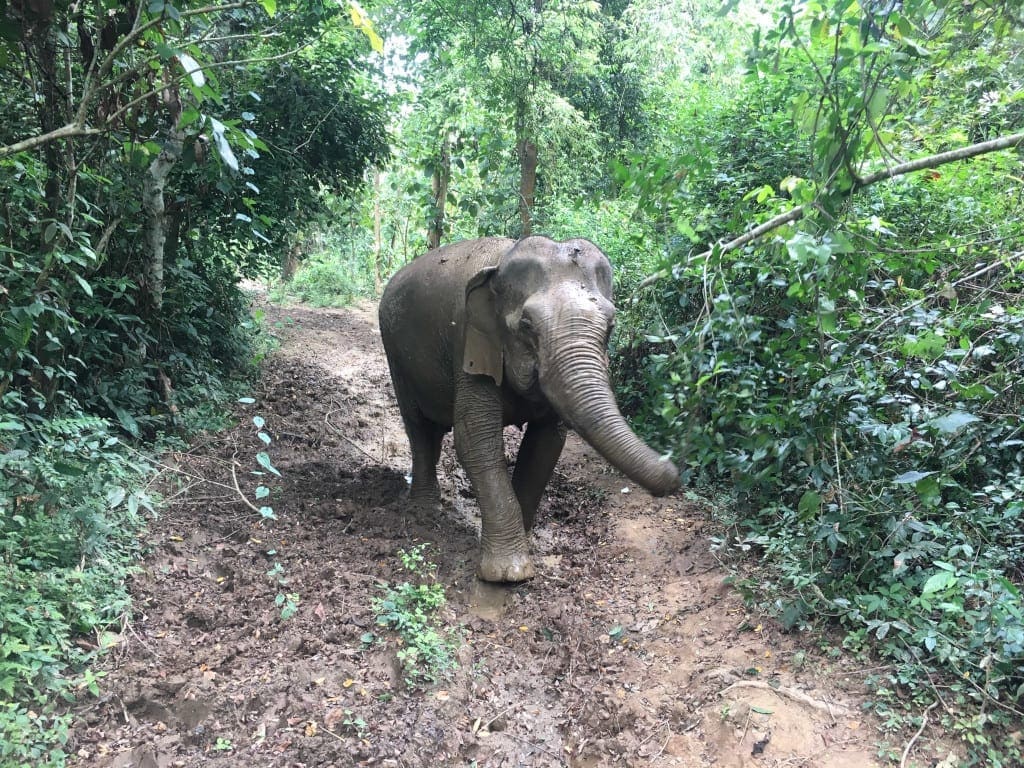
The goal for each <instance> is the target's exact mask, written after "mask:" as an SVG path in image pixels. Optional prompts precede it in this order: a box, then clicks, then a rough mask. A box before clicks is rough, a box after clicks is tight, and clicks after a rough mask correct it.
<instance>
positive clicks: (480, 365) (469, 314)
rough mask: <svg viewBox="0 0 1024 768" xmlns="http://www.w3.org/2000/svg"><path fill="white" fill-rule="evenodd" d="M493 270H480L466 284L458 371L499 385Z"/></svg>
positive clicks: (499, 355)
mask: <svg viewBox="0 0 1024 768" xmlns="http://www.w3.org/2000/svg"><path fill="white" fill-rule="evenodd" d="M497 271H498V268H497V267H487V268H485V269H481V270H480V271H479V272H477V273H476V274H475V275H473V277H472V278H470V281H469V282H468V283H467V284H466V344H465V346H464V347H463V349H462V370H463V371H465V372H466V373H473V374H483V375H485V376H490V377H491V378H492V379H494V383H495V384H501V380H502V371H503V369H504V365H503V360H502V353H501V334H500V333H499V332H498V315H497V311H496V309H495V306H494V292H493V291H492V290H491V278H492V277H494V273H495V272H497Z"/></svg>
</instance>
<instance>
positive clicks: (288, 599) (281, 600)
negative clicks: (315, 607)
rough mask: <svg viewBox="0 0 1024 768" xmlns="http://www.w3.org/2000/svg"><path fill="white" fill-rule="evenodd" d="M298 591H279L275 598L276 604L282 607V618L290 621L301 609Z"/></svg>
mask: <svg viewBox="0 0 1024 768" xmlns="http://www.w3.org/2000/svg"><path fill="white" fill-rule="evenodd" d="M299 600H300V597H299V594H298V592H288V593H279V594H278V595H277V597H275V598H274V605H276V606H277V607H278V608H280V609H281V620H282V621H288V619H290V618H291V617H292V616H294V615H295V614H296V613H298V611H299Z"/></svg>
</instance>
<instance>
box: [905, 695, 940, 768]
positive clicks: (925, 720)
mask: <svg viewBox="0 0 1024 768" xmlns="http://www.w3.org/2000/svg"><path fill="white" fill-rule="evenodd" d="M938 703H939V702H938V701H933V702H932V703H931V704H929V705H928V706H927V707H925V709H924V712H923V713H922V714H921V727H920V728H918V729H917V733H915V734H914V735H913V736H911V737H910V741H908V742H907V746H905V747H904V748H903V757H901V758H900V768H906V766H907V758H908V757H910V750H911V749H912V748H913V746H914V742H916V741H917V740H918V739H919V738H921V734H922V733H924V729H925V727H927V725H928V713H929V712H931V711H932V710H933V709H935V707H936V706H938Z"/></svg>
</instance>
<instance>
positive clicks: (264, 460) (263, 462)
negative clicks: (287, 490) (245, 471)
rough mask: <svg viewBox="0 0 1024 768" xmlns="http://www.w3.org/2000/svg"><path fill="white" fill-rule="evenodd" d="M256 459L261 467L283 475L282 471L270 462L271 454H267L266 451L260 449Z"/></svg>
mask: <svg viewBox="0 0 1024 768" xmlns="http://www.w3.org/2000/svg"><path fill="white" fill-rule="evenodd" d="M256 461H257V462H258V463H259V465H260V466H261V467H263V468H264V469H265V470H267V471H268V472H273V473H274V474H275V475H277V476H278V477H280V476H281V473H280V472H278V471H277V469H276V468H275V467H274V465H273V464H271V463H270V456H269V455H267V453H266V452H264V451H260V452H259V453H257V454H256Z"/></svg>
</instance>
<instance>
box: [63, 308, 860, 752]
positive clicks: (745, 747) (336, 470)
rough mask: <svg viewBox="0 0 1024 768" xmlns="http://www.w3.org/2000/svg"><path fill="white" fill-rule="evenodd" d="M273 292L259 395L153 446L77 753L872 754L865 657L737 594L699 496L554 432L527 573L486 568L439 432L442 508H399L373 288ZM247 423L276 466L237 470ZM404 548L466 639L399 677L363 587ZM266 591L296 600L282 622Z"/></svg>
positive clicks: (392, 410)
mask: <svg viewBox="0 0 1024 768" xmlns="http://www.w3.org/2000/svg"><path fill="white" fill-rule="evenodd" d="M266 311H267V315H268V322H269V324H270V326H271V327H272V328H273V329H274V332H275V333H276V334H277V335H278V336H279V337H280V338H281V341H282V346H281V349H280V350H279V351H278V352H276V353H275V354H274V355H273V356H272V357H271V359H270V360H269V361H268V362H267V364H266V366H265V372H264V375H263V378H262V382H261V384H260V385H259V387H258V391H257V392H256V393H254V396H255V397H256V400H257V402H256V403H255V404H253V405H248V406H241V405H240V406H239V413H238V415H239V426H238V427H237V428H236V429H234V430H231V431H230V432H228V433H226V434H223V435H217V436H213V437H210V438H207V439H206V440H205V441H200V442H199V443H198V444H197V445H195V446H194V447H193V448H192V449H191V451H190V452H189V453H187V454H184V453H183V454H178V455H174V456H171V457H169V458H168V463H169V464H172V465H173V467H174V469H175V471H174V472H171V471H168V472H166V473H165V474H164V477H165V478H166V479H167V486H166V488H165V490H164V492H165V495H166V496H167V497H168V498H169V500H170V506H169V509H168V510H167V512H165V513H164V514H163V516H162V517H161V518H160V519H158V520H156V521H155V522H154V524H153V526H152V529H151V533H150V543H151V546H152V549H151V551H150V554H149V556H148V557H147V559H146V561H145V563H144V564H143V567H142V570H141V571H140V573H139V574H138V575H137V576H136V577H135V579H134V583H133V592H134V595H135V599H136V611H135V615H134V618H133V621H132V622H131V624H130V625H126V627H125V629H124V631H123V633H122V634H121V636H120V642H119V645H118V647H117V648H116V649H115V650H114V651H112V652H111V653H110V655H108V656H107V657H106V659H105V666H106V670H107V676H106V678H105V679H104V680H103V691H104V695H103V697H102V698H101V699H99V700H93V701H89V702H85V703H84V704H83V705H82V706H81V707H80V708H79V710H78V712H77V715H78V720H79V722H78V725H77V727H76V729H75V731H74V733H73V734H72V751H73V752H75V753H77V755H78V757H77V758H76V760H75V761H74V764H75V765H78V766H104V767H116V768H127V767H128V766H138V767H139V768H165V767H166V766H198V765H204V766H206V765H223V766H235V765H237V766H286V767H294V768H299V767H301V766H353V765H388V766H456V765H458V766H472V765H476V766H493V767H495V768H496V767H498V766H573V767H579V768H583V767H585V766H604V765H625V766H684V767H687V768H689V767H694V768H695V767H697V766H725V767H728V768H733V767H735V768H741V767H744V766H765V767H768V766H778V767H781V766H788V767H790V768H795V767H797V766H808V767H812V766H813V767H814V768H831V767H833V766H834V767H835V768H860V767H861V766H865V767H866V766H873V765H876V763H875V762H874V759H873V758H874V755H875V753H876V747H875V746H874V743H875V741H876V740H877V732H876V731H875V729H874V727H873V725H872V724H870V723H869V722H868V721H866V720H865V719H864V717H863V715H862V714H860V704H859V700H858V696H859V683H858V680H859V678H860V677H861V676H860V675H857V674H850V675H849V676H848V677H847V675H846V674H845V673H844V672H843V670H842V669H840V668H837V667H835V666H834V665H833V662H830V661H827V660H826V659H825V658H823V657H822V656H821V655H820V654H819V653H818V651H817V649H816V639H815V638H813V637H807V636H798V635H791V634H783V633H782V632H781V631H780V630H779V628H778V626H777V625H776V624H775V623H774V622H772V621H770V620H767V619H764V618H762V617H760V616H757V615H752V614H751V613H750V612H749V611H748V610H747V609H746V608H745V607H744V605H743V602H742V600H741V599H740V598H739V596H738V595H737V594H736V593H735V592H734V591H733V590H732V589H731V588H730V587H728V586H727V585H726V584H725V583H724V582H723V580H724V579H725V577H726V575H727V574H726V571H725V570H724V569H723V568H722V567H721V566H720V564H719V563H718V562H717V561H716V560H715V558H714V556H713V555H712V553H711V549H710V542H709V538H708V537H709V532H710V528H709V524H708V523H707V514H706V510H705V509H703V508H702V507H701V506H699V505H697V504H695V503H692V502H689V501H686V500H685V496H684V495H683V494H677V495H676V496H674V497H669V498H666V499H652V498H651V497H650V496H648V495H647V494H646V493H644V492H642V491H640V490H638V489H637V488H636V487H635V486H634V485H632V484H631V483H629V482H628V481H626V480H625V479H623V478H622V477H621V476H620V475H618V474H616V473H615V472H614V471H613V470H611V469H610V468H609V467H608V465H607V464H606V463H605V462H604V461H603V460H602V459H600V458H599V457H597V456H596V454H594V453H593V452H592V451H591V450H590V449H589V448H588V447H587V446H585V445H584V444H582V443H580V441H579V440H577V439H575V437H574V436H570V441H569V443H568V445H567V448H566V452H565V454H564V455H563V458H562V460H561V461H560V463H559V466H558V469H557V470H556V474H555V478H554V479H553V481H552V484H551V486H550V488H549V491H548V494H547V498H546V499H545V501H544V502H543V504H542V507H541V510H540V513H539V516H538V527H537V530H536V531H535V532H534V534H533V537H532V546H533V549H534V554H535V557H536V561H537V564H538V571H539V576H538V578H536V579H535V580H534V581H532V582H531V583H529V584H526V585H523V586H519V587H516V588H509V589H506V588H501V587H493V586H487V585H481V584H480V583H478V582H477V581H476V580H475V578H474V576H473V569H474V565H475V561H476V551H477V542H476V536H477V525H478V523H477V519H476V517H475V515H474V510H475V507H474V503H473V501H472V499H471V494H470V493H469V490H468V486H467V483H466V481H465V478H464V476H463V475H462V473H461V471H460V470H459V469H458V468H457V466H456V463H455V460H454V455H453V451H452V448H451V445H450V437H449V439H448V440H447V441H446V447H445V453H444V457H443V458H442V464H441V466H442V473H441V474H442V489H443V492H444V494H445V497H446V503H445V510H444V511H443V512H442V513H439V514H438V515H437V516H436V517H435V518H433V519H426V520H416V519H414V518H413V516H411V515H408V514H406V513H405V510H404V508H403V497H402V494H403V491H404V489H405V485H406V482H405V476H404V473H405V472H406V471H407V467H408V446H407V444H406V442H405V436H404V433H403V432H402V430H401V424H400V421H399V417H398V412H397V408H396V407H395V405H394V403H393V400H392V395H391V387H390V382H389V379H388V373H387V366H386V363H385V361H384V356H383V352H382V350H381V347H380V340H379V335H378V333H377V331H376V317H375V312H374V307H372V306H369V305H367V306H364V307H361V308H357V309H354V310H349V311H340V310H339V311H329V310H311V309H307V308H289V309H280V308H274V307H268V308H267V310H266ZM253 416H260V417H262V418H263V419H265V420H266V431H267V432H268V433H269V435H270V436H271V437H272V438H273V441H272V443H271V444H270V446H269V447H267V448H266V450H267V452H268V453H269V455H270V457H271V459H272V461H273V464H274V466H275V467H276V468H277V469H278V470H279V471H280V473H281V478H280V479H278V478H275V477H273V476H264V477H263V478H257V477H255V476H253V475H252V474H251V470H254V469H256V470H258V469H260V467H259V466H258V464H257V462H256V460H255V455H256V453H257V452H258V451H260V450H263V449H264V446H263V443H261V442H260V440H259V439H258V436H257V434H256V432H257V430H256V429H255V428H254V426H253V424H252V421H251V419H252V417H253ZM508 434H509V441H510V442H514V440H515V438H516V434H517V433H516V430H510V431H509V433H508ZM236 462H237V467H235V468H234V469H233V465H234V464H235V463H236ZM233 475H234V477H233ZM235 477H237V482H238V484H239V485H240V487H241V490H242V491H243V492H244V493H245V494H246V496H247V498H248V499H249V500H250V502H255V503H256V504H257V505H259V504H262V503H265V502H263V501H259V502H256V501H255V488H256V486H257V485H258V484H259V483H260V482H263V483H266V484H267V485H269V486H271V487H272V494H271V496H270V498H269V502H270V503H271V504H272V505H273V507H274V510H275V511H276V514H277V517H278V520H277V521H272V522H269V521H263V520H262V519H261V518H260V516H259V515H257V514H256V513H255V512H253V511H252V510H251V509H250V508H249V507H247V506H246V504H245V503H244V502H243V501H242V500H241V499H240V497H239V494H238V493H237V492H236V491H235V489H234V484H235V479H234V478H235ZM268 477H269V478H270V480H271V481H272V482H268ZM419 542H428V543H429V544H430V549H429V553H430V556H431V558H432V559H433V560H434V561H435V562H436V563H437V564H438V572H437V578H438V580H439V582H440V583H441V584H443V585H444V586H445V589H446V591H447V595H448V599H449V601H448V605H447V606H446V608H445V618H446V621H447V623H448V625H449V626H451V627H454V628H461V629H459V631H460V632H461V637H462V643H461V646H460V649H459V666H458V669H457V670H455V671H454V672H453V673H452V674H451V676H450V678H449V679H447V680H445V681H444V682H443V683H442V684H440V685H437V686H434V687H431V688H428V689H426V690H411V689H409V688H408V687H407V686H406V685H405V684H404V683H403V681H402V675H401V672H400V670H399V665H398V662H397V659H396V652H397V645H396V642H395V640H394V638H393V637H392V636H391V635H390V634H389V633H388V632H387V631H385V630H382V629H381V628H379V627H377V626H376V625H375V619H376V615H375V611H374V608H373V601H374V598H375V597H377V596H379V595H380V594H381V589H380V587H379V586H378V585H379V584H380V583H381V582H391V583H394V582H396V581H400V580H402V579H403V578H404V576H403V573H402V571H401V567H400V563H399V560H398V558H397V556H396V553H397V551H398V550H399V549H400V548H407V547H409V546H411V545H412V544H414V543H419ZM279 595H281V596H287V595H296V596H297V598H298V599H297V610H296V612H295V614H294V615H293V616H291V617H290V618H287V619H282V618H281V606H280V605H277V604H275V600H277V599H278V596H279ZM284 599H285V600H288V598H287V597H284ZM368 632H375V633H376V634H377V636H378V637H379V638H380V640H379V641H377V642H374V643H372V644H369V645H368V644H367V643H365V642H364V640H363V638H364V636H365V635H366V634H367V633H368Z"/></svg>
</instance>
